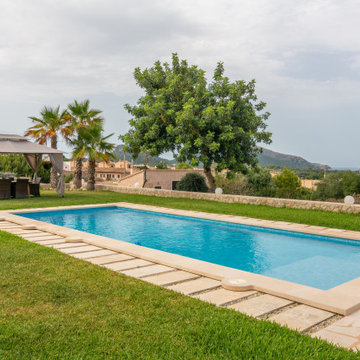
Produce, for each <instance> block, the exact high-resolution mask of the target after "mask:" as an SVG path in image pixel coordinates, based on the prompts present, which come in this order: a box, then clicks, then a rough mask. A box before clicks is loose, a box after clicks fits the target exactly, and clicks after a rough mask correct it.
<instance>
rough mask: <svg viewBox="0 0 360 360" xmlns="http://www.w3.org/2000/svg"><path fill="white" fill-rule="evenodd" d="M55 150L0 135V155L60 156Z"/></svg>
mask: <svg viewBox="0 0 360 360" xmlns="http://www.w3.org/2000/svg"><path fill="white" fill-rule="evenodd" d="M62 153H63V152H62V151H60V150H57V149H52V148H50V147H48V146H45V145H40V144H35V143H33V142H31V141H29V140H28V139H26V138H25V137H23V136H20V135H13V134H0V154H62Z"/></svg>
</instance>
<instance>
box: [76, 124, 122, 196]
mask: <svg viewBox="0 0 360 360" xmlns="http://www.w3.org/2000/svg"><path fill="white" fill-rule="evenodd" d="M112 135H113V134H110V135H107V136H104V135H103V128H102V124H100V123H97V122H95V123H92V124H90V125H88V126H85V127H81V128H79V129H78V136H77V137H76V138H75V139H74V140H73V141H72V144H73V146H74V150H73V156H74V157H75V158H81V159H83V158H84V157H87V158H88V160H89V165H88V183H87V190H94V189H95V173H96V161H106V162H107V161H109V160H110V159H115V156H114V149H115V145H114V144H112V143H110V142H108V139H109V138H110V137H111V136H112Z"/></svg>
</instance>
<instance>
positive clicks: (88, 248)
mask: <svg viewBox="0 0 360 360" xmlns="http://www.w3.org/2000/svg"><path fill="white" fill-rule="evenodd" d="M93 250H102V249H101V248H99V247H97V246H94V245H87V246H80V247H78V248H70V249H59V251H61V252H63V253H65V254H76V253H81V252H86V251H93Z"/></svg>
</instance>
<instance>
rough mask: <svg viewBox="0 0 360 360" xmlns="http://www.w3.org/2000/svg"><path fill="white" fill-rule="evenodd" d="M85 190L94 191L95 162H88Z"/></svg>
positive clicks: (92, 160)
mask: <svg viewBox="0 0 360 360" xmlns="http://www.w3.org/2000/svg"><path fill="white" fill-rule="evenodd" d="M86 189H87V190H95V160H94V159H91V160H89V166H88V182H87V186H86Z"/></svg>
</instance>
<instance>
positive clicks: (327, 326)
mask: <svg viewBox="0 0 360 360" xmlns="http://www.w3.org/2000/svg"><path fill="white" fill-rule="evenodd" d="M0 230H3V231H7V232H9V233H12V234H15V235H18V236H20V237H22V238H23V239H26V240H28V241H31V242H34V243H37V244H40V245H44V246H47V247H52V248H54V249H56V250H58V251H61V252H63V253H65V254H68V255H70V256H73V257H76V258H78V259H82V260H86V261H89V262H91V263H93V264H96V265H100V266H104V267H106V268H108V269H111V270H113V271H117V272H120V273H122V274H125V275H127V276H132V277H135V278H138V279H141V280H143V281H147V282H149V283H152V284H155V285H158V286H163V287H166V288H167V289H171V290H174V291H178V292H181V293H183V294H185V295H188V296H191V297H194V298H197V299H200V300H202V301H206V302H209V303H212V304H214V305H216V306H221V307H226V308H229V309H234V310H236V311H240V312H242V313H244V314H247V315H250V316H253V317H255V318H258V319H267V320H270V321H274V322H277V323H278V324H280V325H284V326H287V327H289V328H291V329H294V330H298V331H301V332H303V333H308V334H310V335H311V336H312V337H319V338H321V339H323V340H326V341H328V342H331V343H333V344H336V345H339V346H342V347H345V348H348V349H353V350H355V351H357V350H359V349H360V311H357V312H355V313H353V314H351V315H349V316H345V317H343V316H340V315H337V314H334V313H332V312H328V311H324V310H320V309H317V308H314V307H311V306H307V305H304V304H298V303H294V302H292V301H290V300H287V299H283V298H280V297H277V296H273V295H269V294H264V293H260V292H258V291H242V292H236V291H230V290H226V289H224V288H222V287H221V283H220V281H218V280H214V279H211V278H207V277H203V276H199V275H196V274H193V273H190V272H187V271H182V270H178V269H175V268H172V267H169V266H165V265H161V264H156V263H154V262H151V261H147V260H143V259H140V258H135V257H133V256H130V255H127V254H122V253H118V252H115V251H112V250H108V249H104V248H101V247H98V246H94V245H89V244H87V243H86V242H82V241H78V242H67V241H66V239H65V238H64V237H62V236H59V235H54V234H51V233H48V232H45V231H40V230H37V229H34V230H26V229H24V228H23V227H22V226H21V225H18V224H15V223H12V222H9V221H0Z"/></svg>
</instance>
